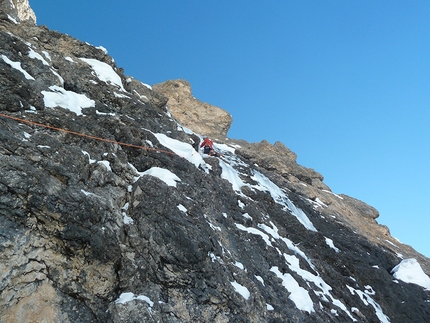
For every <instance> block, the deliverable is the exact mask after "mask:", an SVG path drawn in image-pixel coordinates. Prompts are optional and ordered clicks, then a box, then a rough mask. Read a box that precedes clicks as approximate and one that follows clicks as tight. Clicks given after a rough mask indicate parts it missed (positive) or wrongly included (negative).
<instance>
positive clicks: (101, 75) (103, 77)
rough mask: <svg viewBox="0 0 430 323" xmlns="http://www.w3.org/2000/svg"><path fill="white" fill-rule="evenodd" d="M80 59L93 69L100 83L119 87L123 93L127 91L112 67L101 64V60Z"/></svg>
mask: <svg viewBox="0 0 430 323" xmlns="http://www.w3.org/2000/svg"><path fill="white" fill-rule="evenodd" d="M79 59H80V60H81V61H83V62H85V63H87V64H88V65H90V66H91V68H92V69H93V71H94V72H95V73H96V76H97V78H98V79H99V80H100V81H103V82H105V83H107V84H114V85H117V86H118V87H119V88H120V89H121V90H122V91H124V92H125V89H124V87H123V85H122V81H121V78H120V77H119V75H118V74H117V73H116V72H115V71H114V70H113V68H112V66H110V65H108V64H106V63H103V62H100V61H99V60H96V59H93V58H82V57H80V58H79Z"/></svg>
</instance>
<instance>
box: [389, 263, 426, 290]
mask: <svg viewBox="0 0 430 323" xmlns="http://www.w3.org/2000/svg"><path fill="white" fill-rule="evenodd" d="M391 273H392V274H393V277H394V278H396V279H399V280H401V281H404V282H405V283H412V284H416V285H419V286H422V287H424V288H425V289H426V290H428V291H430V278H429V276H427V275H426V274H425V273H424V271H423V269H422V268H421V266H420V264H419V263H418V261H417V260H416V259H415V258H409V259H404V260H402V262H400V264H398V265H397V266H396V267H394V268H393V270H391Z"/></svg>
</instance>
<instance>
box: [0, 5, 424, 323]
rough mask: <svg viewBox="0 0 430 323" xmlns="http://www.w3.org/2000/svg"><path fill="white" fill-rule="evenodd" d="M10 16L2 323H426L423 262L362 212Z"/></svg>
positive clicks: (5, 56) (190, 105) (165, 92)
mask: <svg viewBox="0 0 430 323" xmlns="http://www.w3.org/2000/svg"><path fill="white" fill-rule="evenodd" d="M25 3H26V1H21V2H10V1H2V2H0V4H1V6H0V174H1V176H0V251H1V252H0V322H2V323H27V322H45V323H59V322H62V323H72V322H73V323H75V322H83V323H86V322H88V323H89V322H100V323H131V322H166V323H178V322H211V323H212V322H216V323H224V322H262V323H269V322H270V323H278V322H294V323H305V322H316V323H323V322H335V323H336V322H337V323H345V322H383V323H387V322H391V323H396V322H398V323H405V322H416V323H422V322H429V317H430V290H429V289H430V278H429V277H428V275H429V273H430V260H429V259H428V258H426V257H425V256H423V255H421V254H419V253H417V252H416V251H415V250H414V249H413V248H411V247H410V246H407V245H404V244H402V243H400V242H399V241H397V240H396V239H394V238H393V237H391V235H390V232H389V229H388V228H387V227H385V226H383V225H380V224H378V222H377V221H376V220H377V218H378V216H379V213H378V211H377V210H376V209H375V208H373V207H372V206H369V205H368V204H366V203H365V202H362V201H359V200H357V199H355V198H353V197H349V196H347V195H344V194H336V193H334V192H332V191H331V189H330V188H329V187H328V186H327V185H326V184H325V183H324V178H323V176H322V175H321V174H320V173H318V172H317V171H315V170H313V169H311V168H306V167H303V166H301V165H298V164H297V160H296V154H295V153H294V152H292V151H291V150H290V149H288V148H287V147H286V146H285V145H284V144H282V143H280V142H277V143H275V144H273V145H272V144H270V143H269V142H267V141H262V142H260V143H249V142H247V141H245V140H233V139H230V138H227V137H226V134H227V131H228V128H229V127H230V124H231V117H230V116H229V114H228V113H227V112H225V111H224V112H222V111H220V110H221V109H219V110H217V109H218V108H214V107H212V106H210V105H209V104H207V105H206V104H205V103H201V102H199V101H198V100H197V99H194V98H193V97H192V94H191V87H190V85H189V84H188V82H186V81H183V80H181V81H177V80H176V81H167V82H165V83H164V85H156V86H152V87H151V86H149V85H147V84H145V83H142V82H141V81H139V80H137V79H135V78H133V77H131V76H127V75H125V74H124V71H123V69H122V68H120V67H118V66H117V65H116V64H115V62H114V60H113V58H112V57H110V56H109V55H108V53H107V50H106V49H105V48H103V47H94V46H92V45H90V44H88V43H85V42H83V41H80V40H77V39H75V38H73V37H70V36H68V35H64V34H60V33H58V32H55V31H51V30H49V29H48V28H46V27H44V26H36V25H35V24H34V23H33V22H32V20H31V19H30V18H29V20H28V21H27V20H26V19H25V18H23V17H25V15H24V16H21V18H19V14H18V12H19V10H17V5H18V4H23V5H24V4H25ZM12 4H13V6H14V7H12ZM24 7H25V6H24ZM18 18H19V19H18ZM177 85H178V86H177ZM175 98H179V99H177V100H176V101H177V102H179V104H178V109H179V110H178V111H177V113H174V112H173V108H172V107H173V106H174V105H175V101H174V100H175ZM172 100H173V101H172ZM216 111H218V112H219V113H220V114H221V115H223V116H224V117H222V118H220V119H222V120H223V121H222V122H223V123H222V126H221V127H220V128H221V129H222V130H220V131H217V130H216V129H217V128H218V127H219V126H218V125H219V124H218V125H217V124H215V123H210V122H207V121H205V120H208V116H207V114H208V113H209V112H210V113H218V112H216ZM181 114H182V115H181ZM202 125H203V126H202ZM199 127H201V128H199ZM199 129H200V130H199ZM208 133H210V134H211V135H213V136H214V137H216V140H214V142H215V148H216V149H217V150H218V151H220V152H221V153H222V158H215V157H210V156H207V155H204V154H203V153H202V152H201V151H200V150H199V148H198V146H199V144H200V142H201V141H202V138H203V135H204V134H208Z"/></svg>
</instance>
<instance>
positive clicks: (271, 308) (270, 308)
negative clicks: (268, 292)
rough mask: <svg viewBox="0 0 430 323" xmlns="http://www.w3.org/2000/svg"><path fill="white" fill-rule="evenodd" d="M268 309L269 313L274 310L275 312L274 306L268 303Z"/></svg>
mask: <svg viewBox="0 0 430 323" xmlns="http://www.w3.org/2000/svg"><path fill="white" fill-rule="evenodd" d="M266 309H267V310H268V311H273V310H274V308H273V306H272V305H270V304H268V303H266Z"/></svg>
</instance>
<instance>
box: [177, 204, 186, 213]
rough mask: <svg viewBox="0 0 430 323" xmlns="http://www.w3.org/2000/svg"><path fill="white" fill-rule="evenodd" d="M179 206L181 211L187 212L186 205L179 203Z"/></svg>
mask: <svg viewBox="0 0 430 323" xmlns="http://www.w3.org/2000/svg"><path fill="white" fill-rule="evenodd" d="M177 208H178V209H179V210H180V211H182V212H184V213H185V214H187V211H188V210H187V208H186V207H185V206H183V205H182V204H179V205H178V206H177Z"/></svg>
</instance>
